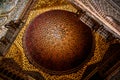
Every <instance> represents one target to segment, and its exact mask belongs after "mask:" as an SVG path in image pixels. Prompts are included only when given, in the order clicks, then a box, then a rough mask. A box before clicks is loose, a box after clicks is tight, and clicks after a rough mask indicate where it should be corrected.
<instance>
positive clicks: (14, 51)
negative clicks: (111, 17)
mask: <svg viewBox="0 0 120 80" xmlns="http://www.w3.org/2000/svg"><path fill="white" fill-rule="evenodd" d="M52 1H53V2H50V0H38V2H36V3H37V4H35V7H33V9H32V10H31V11H30V13H29V16H28V19H27V22H26V23H25V25H24V27H23V28H22V30H21V31H20V33H19V35H18V36H17V38H16V40H15V41H14V43H13V44H12V46H11V48H10V50H9V52H8V53H7V54H6V56H5V57H7V58H13V59H14V60H15V61H16V62H17V63H18V64H19V65H20V66H21V67H22V69H23V70H27V71H38V72H39V73H41V74H42V75H43V77H44V78H45V79H46V80H66V79H67V80H80V79H81V77H82V75H83V73H84V71H85V70H86V68H87V66H88V65H91V64H94V63H97V62H99V61H100V60H101V59H102V57H103V55H104V53H105V51H106V50H107V48H108V47H109V44H106V43H105V41H104V39H103V37H101V36H100V35H99V34H97V33H94V34H95V35H94V36H95V41H96V45H95V46H96V48H95V52H94V56H93V57H92V58H91V59H90V60H89V62H86V64H84V66H83V67H82V68H81V69H80V70H79V71H78V72H76V73H72V74H68V75H50V74H47V73H44V72H42V70H40V69H37V68H35V67H34V66H33V65H32V64H30V63H29V61H28V59H27V58H26V56H25V54H24V50H23V46H22V38H23V34H24V31H25V29H26V27H27V26H28V25H29V23H30V22H31V20H32V19H33V18H35V17H36V16H37V15H39V14H41V13H43V12H45V11H48V10H53V9H62V10H67V11H72V12H76V11H77V10H76V9H75V8H74V7H72V5H70V4H68V3H67V2H65V3H66V4H63V5H62V1H63V0H61V1H59V0H52ZM54 1H55V2H54ZM55 3H58V4H61V5H59V6H55ZM41 4H42V5H45V7H41ZM48 4H49V5H52V6H54V7H49V5H48Z"/></svg>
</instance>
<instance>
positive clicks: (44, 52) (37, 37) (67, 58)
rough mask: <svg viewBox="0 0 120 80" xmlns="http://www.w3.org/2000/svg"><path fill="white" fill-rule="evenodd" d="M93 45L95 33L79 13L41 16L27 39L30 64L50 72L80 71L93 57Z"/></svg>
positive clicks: (30, 28) (61, 12) (26, 49)
mask: <svg viewBox="0 0 120 80" xmlns="http://www.w3.org/2000/svg"><path fill="white" fill-rule="evenodd" d="M92 42H93V41H92V32H91V29H90V28H89V27H88V26H86V25H85V24H84V23H83V22H81V21H80V20H79V18H78V17H77V15H76V14H75V13H73V12H69V11H64V10H52V11H48V12H45V13H42V14H40V15H38V16H37V17H36V18H35V19H33V21H32V22H31V23H30V25H29V26H28V28H27V29H26V31H25V34H24V39H23V45H24V49H25V54H26V55H27V57H28V59H29V61H30V62H31V63H32V64H34V65H35V66H36V67H39V68H42V69H43V70H44V71H47V72H48V71H68V70H72V69H75V68H77V67H79V66H80V65H81V64H82V63H83V61H85V59H86V58H87V57H88V55H89V54H90V53H91V49H92V44H93V43H92Z"/></svg>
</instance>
